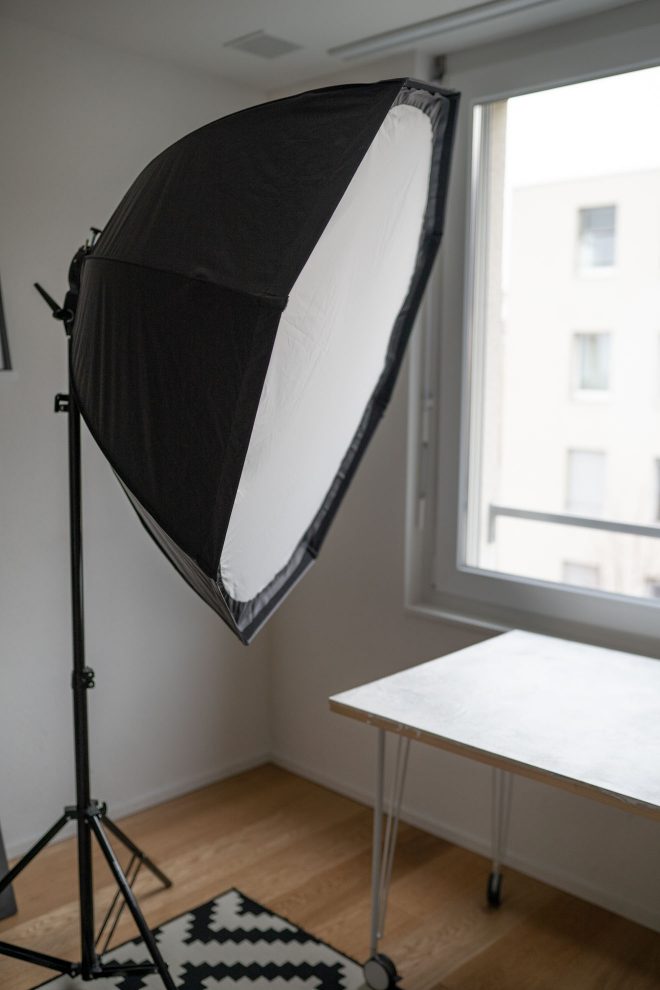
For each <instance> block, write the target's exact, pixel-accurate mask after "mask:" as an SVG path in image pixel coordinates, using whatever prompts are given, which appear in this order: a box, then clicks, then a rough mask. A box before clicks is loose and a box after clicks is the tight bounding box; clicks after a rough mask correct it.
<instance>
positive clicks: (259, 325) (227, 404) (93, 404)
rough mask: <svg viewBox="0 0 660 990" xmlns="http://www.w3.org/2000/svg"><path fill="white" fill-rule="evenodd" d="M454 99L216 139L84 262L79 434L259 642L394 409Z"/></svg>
mask: <svg viewBox="0 0 660 990" xmlns="http://www.w3.org/2000/svg"><path fill="white" fill-rule="evenodd" d="M457 99H458V98H457V96H456V94H453V93H450V92H446V91H442V90H439V89H438V88H437V87H434V86H431V85H427V84H426V83H421V82H416V81H414V80H410V79H394V80H388V81H386V82H380V83H375V84H373V85H351V86H338V87H331V88H328V89H319V90H315V91H313V92H309V93H303V94H301V95H298V96H293V97H290V98H288V99H283V100H277V101H274V102H271V103H266V104H263V105H261V106H256V107H252V108H250V109H247V110H243V111H241V112H239V113H235V114H232V115H231V116H229V117H224V118H222V119H221V120H218V121H215V122H214V123H211V124H208V125H207V126H205V127H202V128H200V129H199V130H197V131H195V132H194V133H192V134H189V135H188V136H187V137H184V138H182V139H181V140H180V141H178V142H177V143H176V144H174V145H172V146H171V147H170V148H168V149H167V150H166V151H164V152H163V153H162V154H161V155H159V156H158V157H157V158H156V159H154V161H152V162H151V164H150V165H148V166H147V167H146V168H145V170H144V171H143V172H142V174H141V175H140V176H139V177H138V178H137V180H136V181H135V183H134V184H133V186H132V187H131V188H130V190H129V191H128V193H127V194H126V196H125V197H124V199H123V201H122V202H121V203H120V205H119V207H118V208H117V210H116V211H115V213H114V214H113V216H112V217H111V219H110V221H109V223H108V224H107V226H106V228H105V230H104V232H103V234H102V235H101V237H100V239H99V241H98V242H97V244H96V246H95V247H94V249H93V251H92V253H91V254H90V255H89V256H88V257H87V258H86V259H85V261H84V263H83V268H82V278H81V286H80V298H79V303H78V308H77V313H76V319H75V324H74V327H73V335H72V377H73V386H74V390H75V395H76V399H77V402H78V403H79V405H80V408H81V411H82V414H83V416H84V418H85V420H86V422H87V425H88V427H89V429H90V430H91V432H92V434H93V436H94V437H95V439H96V440H97V442H98V444H99V445H100V447H101V449H102V450H103V452H104V454H105V455H106V457H107V458H108V460H109V461H110V463H111V465H112V466H113V468H114V471H115V472H116V474H117V476H118V478H119V480H120V482H121V484H122V485H123V487H124V489H125V491H126V493H127V495H128V497H129V498H130V500H131V502H132V503H133V506H134V507H135V509H136V511H137V513H138V514H139V516H140V518H141V520H142V522H143V524H144V525H145V527H146V528H147V530H148V531H149V533H150V534H151V536H152V537H153V538H154V540H155V541H156V543H157V544H158V545H159V546H160V548H161V550H163V552H164V553H165V554H166V555H167V556H168V557H169V559H170V560H171V562H172V563H173V564H174V566H175V567H176V568H177V569H178V570H179V571H180V573H181V574H182V575H183V577H184V578H185V579H186V581H188V583H189V584H190V585H191V586H192V587H193V588H194V589H195V590H196V591H197V592H198V593H199V594H200V595H201V596H202V598H203V599H204V600H205V601H206V602H208V604H209V605H211V606H212V607H213V608H214V609H215V610H216V611H217V612H218V613H219V614H220V615H221V616H222V618H223V619H224V620H225V622H226V623H227V624H228V625H229V626H230V627H231V629H232V630H233V631H234V632H235V633H236V635H237V636H238V637H239V638H240V639H241V640H242V641H243V642H249V640H250V639H251V638H252V636H254V634H255V633H256V631H257V630H258V629H259V627H260V626H261V625H262V624H263V622H264V621H265V620H266V619H267V618H268V616H269V615H270V614H271V613H272V612H273V610H274V609H275V608H276V606H277V605H278V604H279V603H280V602H281V601H282V599H283V597H284V596H285V595H286V593H287V592H288V591H289V590H290V589H291V587H292V586H293V584H294V583H295V582H296V581H297V580H298V579H299V578H300V576H301V575H302V574H303V573H304V571H305V570H306V569H307V568H308V567H309V566H310V564H311V563H312V562H313V561H314V559H315V558H316V556H317V554H318V551H319V548H320V546H321V543H322V541H323V538H324V536H325V534H326V531H327V529H328V526H329V524H330V522H331V520H332V518H333V516H334V514H335V512H336V511H337V508H338V506H339V503H340V501H341V499H342V496H343V495H344V493H345V491H346V488H347V486H348V484H349V482H350V480H351V477H352V475H353V473H354V471H355V469H356V467H357V464H358V462H359V460H360V458H361V456H362V454H363V452H364V450H365V447H366V445H367V443H368V442H369V439H370V437H371V435H372V433H373V430H374V428H375V426H376V424H377V422H378V420H379V418H380V416H381V414H382V412H383V410H384V408H385V405H386V403H387V401H388V399H389V397H390V393H391V391H392V387H393V385H394V381H395V378H396V374H397V371H398V369H399V365H400V363H401V359H402V356H403V351H404V347H405V344H406V340H407V337H408V335H409V332H410V329H411V326H412V323H413V320H414V317H415V313H416V311H417V308H418V305H419V301H420V297H421V294H422V291H423V289H424V285H425V283H426V280H427V277H428V274H429V270H430V267H431V264H432V261H433V258H434V255H435V253H436V249H437V246H438V242H439V239H440V234H441V230H442V220H443V212H444V201H445V194H446V189H447V180H448V171H449V160H450V153H451V144H452V136H453V129H454V119H455V113H456V108H457Z"/></svg>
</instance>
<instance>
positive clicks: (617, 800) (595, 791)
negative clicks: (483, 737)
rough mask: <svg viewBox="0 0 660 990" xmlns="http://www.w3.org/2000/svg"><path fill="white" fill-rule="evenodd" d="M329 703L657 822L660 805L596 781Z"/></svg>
mask: <svg viewBox="0 0 660 990" xmlns="http://www.w3.org/2000/svg"><path fill="white" fill-rule="evenodd" d="M329 703H330V710H331V711H333V712H335V713H336V714H337V715H346V716H347V717H348V718H352V719H354V720H355V721H357V722H362V723H363V724H364V725H371V726H373V727H374V728H376V729H384V730H385V731H386V732H392V733H394V734H395V735H399V736H407V737H408V738H409V739H412V740H416V741H418V742H423V743H426V744H427V745H430V746H435V747H436V749H443V750H445V751H447V752H449V753H454V754H455V755H457V756H464V757H467V758H468V759H471V760H475V761H476V762H478V763H484V764H486V765H487V766H491V767H496V768H498V769H500V770H508V771H510V772H511V773H515V774H518V775H519V776H521V777H528V778H529V779H530V780H538V781H540V782H541V783H544V784H552V785H553V786H555V787H558V788H560V789H561V790H564V791H568V792H569V793H571V794H578V795H579V796H581V797H589V798H592V799H594V800H597V801H600V802H601V803H602V804H609V805H612V806H614V807H615V808H619V809H620V810H621V809H623V810H626V811H630V812H632V813H633V814H636V815H641V816H643V817H644V818H651V819H654V820H655V821H660V807H658V806H657V805H654V804H649V803H647V802H645V801H638V800H635V799H633V798H631V797H628V796H626V795H624V794H618V793H617V792H616V791H608V790H606V789H604V788H601V787H597V786H596V785H595V784H587V783H585V782H579V781H576V780H574V779H573V778H571V777H564V776H562V775H561V774H558V773H553V772H552V771H551V770H544V769H543V768H542V767H534V766H531V765H530V764H527V763H519V762H518V761H517V760H513V759H509V758H508V757H506V756H497V754H495V753H490V752H489V751H488V750H483V749H478V748H477V747H475V746H469V745H467V744H465V743H460V742H457V741H456V740H455V739H448V738H447V737H445V736H438V735H434V734H433V733H431V732H425V731H424V730H423V729H415V728H413V727H412V726H409V725H404V724H402V723H401V722H395V721H393V720H392V719H387V718H384V717H383V716H381V715H374V714H371V713H369V712H366V711H364V710H363V709H360V708H353V707H352V706H351V705H346V704H344V703H342V702H340V701H336V700H335V699H334V698H330V699H329Z"/></svg>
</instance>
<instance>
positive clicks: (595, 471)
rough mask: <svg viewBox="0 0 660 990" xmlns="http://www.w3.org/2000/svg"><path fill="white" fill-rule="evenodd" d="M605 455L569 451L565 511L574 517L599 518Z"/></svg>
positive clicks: (601, 503) (603, 496)
mask: <svg viewBox="0 0 660 990" xmlns="http://www.w3.org/2000/svg"><path fill="white" fill-rule="evenodd" d="M605 464H606V459H605V454H603V453H602V452H601V451H595V450H569V451H568V457H567V483H566V511H567V512H570V513H571V514H573V515H576V516H600V515H602V513H603V505H604V501H605Z"/></svg>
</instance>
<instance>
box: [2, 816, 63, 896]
mask: <svg viewBox="0 0 660 990" xmlns="http://www.w3.org/2000/svg"><path fill="white" fill-rule="evenodd" d="M70 820H71V819H70V815H67V814H64V815H62V817H61V818H60V819H59V820H58V821H56V822H55V824H54V825H53V827H52V828H49V829H48V831H47V832H46V833H45V834H44V835H42V837H41V838H40V839H39V841H38V842H35V844H34V845H33V846H32V848H31V849H30V850H29V851H28V852H26V854H25V856H23V858H22V859H19V861H18V863H17V864H16V866H15V867H14V868H13V869H12V870H10V871H9V873H5V875H4V877H2V879H1V880H0V894H1V893H2V891H3V890H5V888H6V887H8V886H9V885H10V884H11V883H13V882H14V880H15V879H16V877H17V876H18V875H19V873H22V872H23V870H24V869H25V867H26V866H28V865H29V864H30V863H31V862H32V860H33V859H34V858H35V856H38V855H39V853H40V852H41V850H42V849H43V848H44V847H45V846H47V845H48V843H49V842H50V841H51V839H54V838H55V836H56V835H57V833H58V832H60V831H61V830H62V829H63V828H64V826H65V825H66V824H67V823H68V822H69V821H70Z"/></svg>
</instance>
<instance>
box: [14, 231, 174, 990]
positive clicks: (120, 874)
mask: <svg viewBox="0 0 660 990" xmlns="http://www.w3.org/2000/svg"><path fill="white" fill-rule="evenodd" d="M97 233H98V231H94V238H93V239H92V241H91V243H88V244H86V245H85V246H84V247H83V248H81V249H80V250H79V251H78V252H77V254H76V256H75V257H74V259H73V262H72V264H71V269H70V271H69V282H70V289H69V292H68V293H67V296H66V299H65V302H64V306H63V307H60V306H58V304H57V303H56V302H55V301H54V300H53V299H52V298H51V297H50V296H49V295H48V293H47V292H45V291H44V290H43V289H42V288H41V286H39V285H37V286H36V288H37V289H38V291H39V292H40V294H41V296H42V297H43V298H44V299H45V301H46V302H47V303H48V305H49V306H50V308H51V310H52V314H53V316H54V318H55V319H57V320H61V321H62V322H63V323H64V329H65V331H66V335H67V348H68V359H69V393H68V395H61V394H60V395H57V396H56V397H55V411H56V412H66V413H67V414H68V417H69V430H68V438H69V514H70V542H71V601H72V630H73V673H72V677H71V686H72V689H73V717H74V740H75V767H76V804H75V805H72V806H70V807H66V808H65V809H64V813H63V815H62V817H61V818H59V819H58V821H57V822H55V824H54V825H53V826H52V828H50V829H49V830H48V831H47V832H46V833H45V834H44V835H43V836H42V838H41V839H39V841H38V842H37V843H36V844H35V845H34V846H33V847H32V848H31V849H30V850H29V852H27V853H26V854H25V855H24V856H23V857H22V859H20V860H19V862H18V863H17V864H16V865H15V866H14V868H13V869H11V870H10V871H9V872H8V873H7V874H6V875H5V876H4V877H3V878H2V879H0V893H2V891H3V890H5V889H6V888H7V887H9V885H10V884H12V883H13V881H14V880H15V879H16V878H17V877H18V876H19V874H20V873H22V872H23V870H24V869H25V868H26V866H28V865H29V864H30V863H31V862H32V860H33V859H34V858H35V857H36V856H37V855H38V854H39V853H40V852H41V851H42V849H44V848H45V846H47V845H48V843H49V842H50V841H51V840H52V839H54V838H55V836H56V835H57V834H58V833H59V832H60V831H61V830H62V829H63V828H64V826H65V825H66V824H67V823H68V822H70V821H75V822H76V823H77V834H78V881H79V898H80V944H81V961H80V962H71V961H69V960H67V959H60V958H58V957H56V956H51V955H47V954H46V953H43V952H38V951H36V950H33V949H24V948H21V947H20V946H16V945H11V944H9V943H7V942H0V955H5V956H10V957H12V958H14V959H21V960H23V961H24V962H29V963H34V964H35V965H37V966H44V967H46V968H47V969H51V970H55V971H56V972H58V973H64V974H67V975H69V976H72V977H74V976H80V977H82V979H83V980H95V979H100V978H102V977H111V976H129V975H131V976H136V977H137V976H146V975H148V974H150V973H158V975H159V976H160V977H161V979H162V981H163V984H164V986H165V987H166V990H176V988H175V984H174V981H173V980H172V977H171V975H170V973H169V970H168V968H167V964H166V963H165V961H164V959H163V957H162V956H161V953H160V950H159V948H158V945H157V943H156V940H155V938H154V936H153V934H152V932H151V931H150V929H149V927H148V925H147V923H146V921H145V918H144V916H143V914H142V912H141V910H140V907H139V905H138V902H137V899H136V897H135V894H134V893H133V889H132V888H133V884H134V882H135V879H136V877H137V874H138V872H139V871H140V869H141V867H142V866H145V867H146V868H147V869H148V870H149V871H150V872H151V873H153V874H154V876H156V877H157V878H158V880H160V882H161V883H162V884H163V886H164V887H171V885H172V883H171V881H170V880H169V879H168V877H166V876H165V874H164V873H163V872H162V871H161V870H159V869H158V867H157V866H156V865H155V864H154V863H153V862H152V861H151V860H150V859H149V857H148V856H146V855H145V853H144V852H142V850H141V849H139V848H138V846H136V845H135V843H134V842H132V841H131V840H130V839H129V838H128V836H127V835H125V834H124V832H123V831H122V830H121V829H120V828H119V827H118V826H117V825H116V824H115V823H114V822H113V821H112V820H111V819H110V818H109V817H108V815H107V810H106V806H105V804H99V803H98V802H97V801H94V800H92V798H91V794H90V772H89V725H88V713H87V692H88V690H89V689H90V688H93V687H94V671H93V670H92V669H91V668H89V667H87V666H85V625H84V611H83V557H82V525H81V471H80V410H79V408H78V405H77V403H76V399H75V395H74V392H73V389H72V387H71V331H72V327H73V321H74V316H75V309H76V304H77V301H78V287H79V279H80V266H81V264H82V261H83V259H84V257H85V255H86V254H88V253H89V251H90V250H91V248H92V247H93V244H94V239H95V237H96V235H97ZM106 830H107V832H110V833H112V834H113V835H114V836H115V838H116V839H118V840H119V842H121V843H122V845H123V846H125V847H126V848H127V849H128V850H129V852H130V853H131V859H130V862H129V865H128V867H127V870H126V872H124V870H123V869H122V867H121V865H120V863H119V860H118V859H117V857H116V855H115V853H114V851H113V848H112V846H111V844H110V841H109V839H108V836H107V832H106ZM93 837H94V838H95V839H96V841H97V842H98V844H99V846H100V849H101V852H102V853H103V856H104V857H105V859H106V862H107V864H108V866H109V868H110V871H111V873H112V875H113V877H114V879H115V881H116V883H117V886H118V888H119V889H118V891H117V893H116V894H115V897H114V899H113V901H112V903H111V904H110V907H109V909H108V911H107V913H106V915H105V918H104V920H103V923H102V924H101V928H100V930H99V932H98V934H97V933H96V931H95V923H94V886H93V871H92V838H93ZM125 907H128V909H129V911H130V913H131V915H132V916H133V920H134V922H135V924H136V926H137V928H138V930H139V932H140V935H141V936H142V938H143V940H144V944H145V946H146V947H147V949H148V951H149V955H150V956H151V959H152V962H150V963H138V964H136V963H128V964H122V963H104V962H102V960H101V956H102V954H103V952H104V951H105V950H106V949H107V948H108V946H109V943H110V940H111V939H112V936H113V934H114V931H115V929H116V927H117V924H118V922H119V918H120V916H121V913H122V912H123V910H124V908H125Z"/></svg>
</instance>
